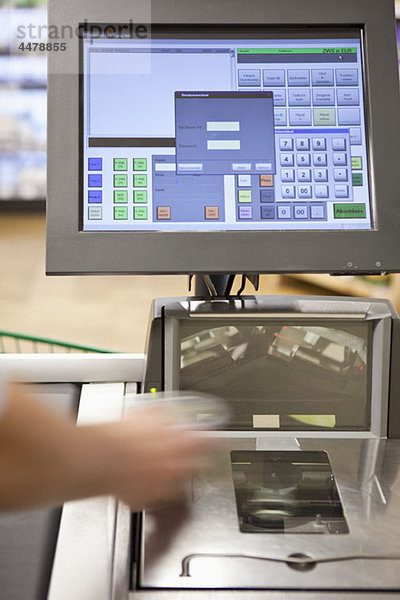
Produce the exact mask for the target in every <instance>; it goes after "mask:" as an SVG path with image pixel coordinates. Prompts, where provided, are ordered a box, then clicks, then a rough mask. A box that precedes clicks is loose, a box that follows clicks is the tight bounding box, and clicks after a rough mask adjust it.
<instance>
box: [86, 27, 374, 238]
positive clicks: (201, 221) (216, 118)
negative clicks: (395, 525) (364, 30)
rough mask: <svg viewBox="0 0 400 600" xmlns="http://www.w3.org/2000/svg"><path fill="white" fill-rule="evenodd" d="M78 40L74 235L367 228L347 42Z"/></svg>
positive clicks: (358, 45) (362, 154) (363, 134)
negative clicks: (78, 226) (78, 229)
mask: <svg viewBox="0 0 400 600" xmlns="http://www.w3.org/2000/svg"><path fill="white" fill-rule="evenodd" d="M94 27H95V26H94V25H90V24H89V25H87V26H86V31H85V33H84V34H83V39H82V40H81V68H82V72H83V77H82V78H81V117H82V125H83V127H82V131H81V134H82V137H81V222H82V229H83V230H84V231H151V230H154V231H214V230H215V231H223V230H225V231H228V230H236V231H243V230H254V231H255V230H258V231H260V230H281V231H282V230H342V229H353V230H356V229H361V230H369V229H371V228H372V227H373V218H372V217H373V215H372V214H371V204H370V191H369V171H368V153H367V131H366V118H365V102H364V84H365V82H364V72H363V71H364V69H363V53H362V36H361V32H360V31H359V30H354V29H347V30H341V31H337V32H336V33H335V32H333V33H332V30H329V31H328V30H327V31H325V30H324V29H323V28H313V29H310V30H308V32H304V31H302V32H301V31H296V30H292V31H291V32H288V31H286V32H282V31H281V32H280V31H278V30H277V29H276V28H275V29H274V30H268V29H267V28H266V29H262V30H259V31H258V32H257V33H253V36H254V37H249V33H248V32H247V33H246V34H244V33H243V32H242V33H241V31H240V29H234V28H233V29H232V31H231V36H232V37H227V31H229V30H227V29H226V28H225V29H224V30H223V31H222V30H221V31H218V29H215V28H208V29H207V28H206V29H204V28H203V30H202V32H200V31H197V33H196V30H195V29H194V30H190V29H188V28H186V29H185V28H180V29H179V28H176V27H175V28H170V30H169V31H168V33H166V32H165V31H163V32H157V28H156V27H155V28H154V29H153V31H152V38H151V39H136V38H135V39H133V38H131V37H130V36H129V34H128V33H127V31H128V27H126V28H125V30H124V31H123V33H121V34H120V35H119V34H118V28H117V26H115V27H114V30H115V32H116V33H114V34H112V35H106V34H103V35H99V34H98V32H97V30H96V29H94V33H93V31H92V30H93V28H94Z"/></svg>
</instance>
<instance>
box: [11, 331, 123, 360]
mask: <svg viewBox="0 0 400 600" xmlns="http://www.w3.org/2000/svg"><path fill="white" fill-rule="evenodd" d="M57 352H58V353H63V352H68V353H80V352H85V353H91V352H94V353H97V354H113V352H112V351H110V350H104V349H101V348H93V347H91V346H81V345H79V344H69V343H67V342H60V341H59V340H53V339H50V338H44V337H33V336H30V335H23V334H21V333H14V332H11V331H2V330H0V354H20V353H24V354H25V353H27V354H32V353H57Z"/></svg>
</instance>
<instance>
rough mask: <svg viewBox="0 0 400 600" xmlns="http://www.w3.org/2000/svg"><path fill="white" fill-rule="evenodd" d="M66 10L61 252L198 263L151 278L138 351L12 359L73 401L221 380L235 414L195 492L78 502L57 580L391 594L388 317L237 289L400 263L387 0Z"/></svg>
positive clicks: (301, 594) (395, 525)
mask: <svg viewBox="0 0 400 600" xmlns="http://www.w3.org/2000/svg"><path fill="white" fill-rule="evenodd" d="M150 8H151V12H150ZM150 23H151V36H150V31H149V24H150ZM66 24H69V25H70V26H71V27H72V29H73V30H77V31H79V33H80V35H79V36H78V37H77V39H73V40H71V41H69V42H68V44H67V50H66V51H65V52H62V53H61V52H58V53H57V52H52V53H50V54H49V140H48V156H49V164H48V171H49V178H48V236H47V271H48V273H49V274H53V275H61V274H75V275H76V274H81V275H85V274H93V273H97V274H99V273H103V274H110V273H119V274H138V273H141V274H168V273H181V274H182V273H186V274H191V276H190V281H191V280H192V276H193V275H194V276H195V278H196V279H195V289H194V296H189V297H187V298H166V299H158V300H156V301H154V303H153V307H152V311H151V318H150V325H149V336H148V343H147V347H146V353H145V355H143V356H141V355H140V356H138V355H136V356H135V355H114V356H103V357H101V358H92V357H85V358H83V359H81V358H80V357H79V358H76V357H69V358H68V359H67V358H65V357H61V358H60V357H58V356H53V357H48V358H42V357H28V356H25V357H19V358H18V359H17V358H13V357H11V358H10V357H9V358H5V359H2V360H3V361H6V362H7V364H8V367H9V368H10V369H14V372H15V373H16V376H18V377H19V378H20V379H23V380H26V381H35V382H40V383H42V384H43V383H51V384H55V383H57V382H58V383H60V382H71V381H72V382H74V383H75V384H76V385H78V386H79V389H80V398H79V407H78V424H81V423H89V422H98V421H101V420H107V419H110V418H120V416H121V414H122V413H123V411H124V409H126V407H127V406H131V405H132V404H135V403H136V402H140V401H143V398H147V396H142V392H146V393H147V392H152V391H155V390H157V391H159V390H165V391H171V390H184V391H185V390H187V391H188V393H189V392H190V391H195V392H201V393H204V394H212V395H216V396H219V397H221V398H222V399H223V400H224V403H225V406H226V407H227V408H228V411H229V418H225V420H224V421H223V422H220V423H219V424H217V426H216V427H214V428H213V429H212V430H211V428H210V430H206V431H205V432H204V433H203V435H209V436H211V437H214V438H217V439H221V440H222V441H223V442H224V444H225V446H224V448H225V450H224V452H223V453H222V456H221V457H220V459H219V461H218V464H216V465H215V468H214V469H213V470H212V472H211V471H210V472H209V473H205V474H204V475H203V476H201V477H198V478H194V479H193V480H192V482H191V484H190V485H189V487H188V490H187V497H186V499H185V501H184V502H183V503H182V504H181V505H179V506H176V507H168V508H164V509H162V510H157V511H146V512H145V513H143V514H134V515H131V514H130V512H129V510H128V509H127V508H126V507H125V506H123V505H122V504H118V503H116V501H115V500H114V499H112V498H95V499H90V500H86V501H83V502H72V503H68V504H66V505H65V506H64V507H63V511H62V516H61V521H60V526H59V530H58V536H57V545H56V550H55V553H54V562H53V566H52V573H51V578H50V585H49V589H48V592H47V588H46V591H45V594H44V595H42V597H43V598H46V597H47V599H48V600H67V599H68V600H70V599H71V598H73V599H74V600H92V599H96V600H122V599H124V600H127V599H129V600H168V599H174V600H175V599H181V598H182V600H189V599H190V600H203V599H204V600H206V599H207V600H208V599H210V598H213V599H217V600H227V599H228V598H229V599H231V598H238V599H241V600H242V599H243V600H244V599H246V600H250V599H253V598H254V599H260V600H261V599H262V600H338V599H343V600H350V599H351V600H360V599H361V598H362V599H363V600H372V599H374V600H378V599H379V600H381V599H382V598H383V597H385V599H387V600H394V599H395V598H398V597H399V592H400V470H399V468H400V378H399V375H398V373H399V367H398V361H399V356H400V321H399V318H398V316H397V314H396V313H395V311H394V310H393V308H392V307H391V305H390V303H389V302H387V301H384V300H371V299H367V298H361V299H352V298H322V297H273V296H271V297H268V296H257V295H254V296H246V297H242V296H241V294H240V290H239V291H238V292H237V293H236V294H233V293H232V285H233V276H234V275H235V274H246V275H247V277H248V278H249V279H250V280H251V281H252V282H253V284H254V286H255V287H257V280H258V275H259V274H260V273H294V272H326V273H331V274H333V275H356V274H381V273H387V272H398V271H399V270H400V244H399V234H398V232H399V231H400V211H399V209H398V177H397V169H398V157H399V153H398V148H399V146H398V144H399V139H400V110H399V108H400V106H399V92H398V73H397V61H396V44H395V35H394V6H393V2H392V0H380V1H379V2H376V1H375V0H363V2H358V1H355V0H346V1H344V0H343V1H342V0H336V1H335V2H333V1H331V0H304V1H303V2H298V1H297V0H280V1H279V2H275V1H273V0H270V1H266V0H249V1H248V2H246V3H243V2H240V1H239V0H231V1H229V2H228V1H227V0H211V1H210V2H207V3H199V2H196V1H195V0H186V1H184V2H183V1H177V0H155V1H154V2H152V4H151V6H150V5H149V4H148V3H146V2H141V1H140V0H139V1H138V2H128V1H125V0H118V1H117V2H112V3H111V2H107V1H106V0H96V2H94V1H93V0H80V2H75V1H73V2H68V3H66V2H63V1H61V0H50V2H49V25H50V26H54V27H58V28H59V30H61V26H62V25H66ZM210 274H211V275H210ZM226 274H229V275H226ZM190 410H192V412H193V414H194V417H195V419H196V422H198V423H199V424H202V425H203V427H204V425H207V423H208V422H209V419H210V415H209V411H207V410H206V409H204V408H203V409H201V410H197V409H196V405H193V407H191V408H190ZM206 429H207V427H206ZM20 597H22V596H20ZM24 597H26V596H24ZM37 597H39V596H37ZM10 598H11V595H9V596H8V600H9V599H10ZM35 600H36V597H35Z"/></svg>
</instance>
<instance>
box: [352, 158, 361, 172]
mask: <svg viewBox="0 0 400 600" xmlns="http://www.w3.org/2000/svg"><path fill="white" fill-rule="evenodd" d="M351 168H352V169H353V171H360V170H361V169H362V157H361V156H352V157H351Z"/></svg>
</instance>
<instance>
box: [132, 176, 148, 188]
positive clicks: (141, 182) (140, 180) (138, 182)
mask: <svg viewBox="0 0 400 600" xmlns="http://www.w3.org/2000/svg"><path fill="white" fill-rule="evenodd" d="M133 186H134V187H147V175H134V176H133Z"/></svg>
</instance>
